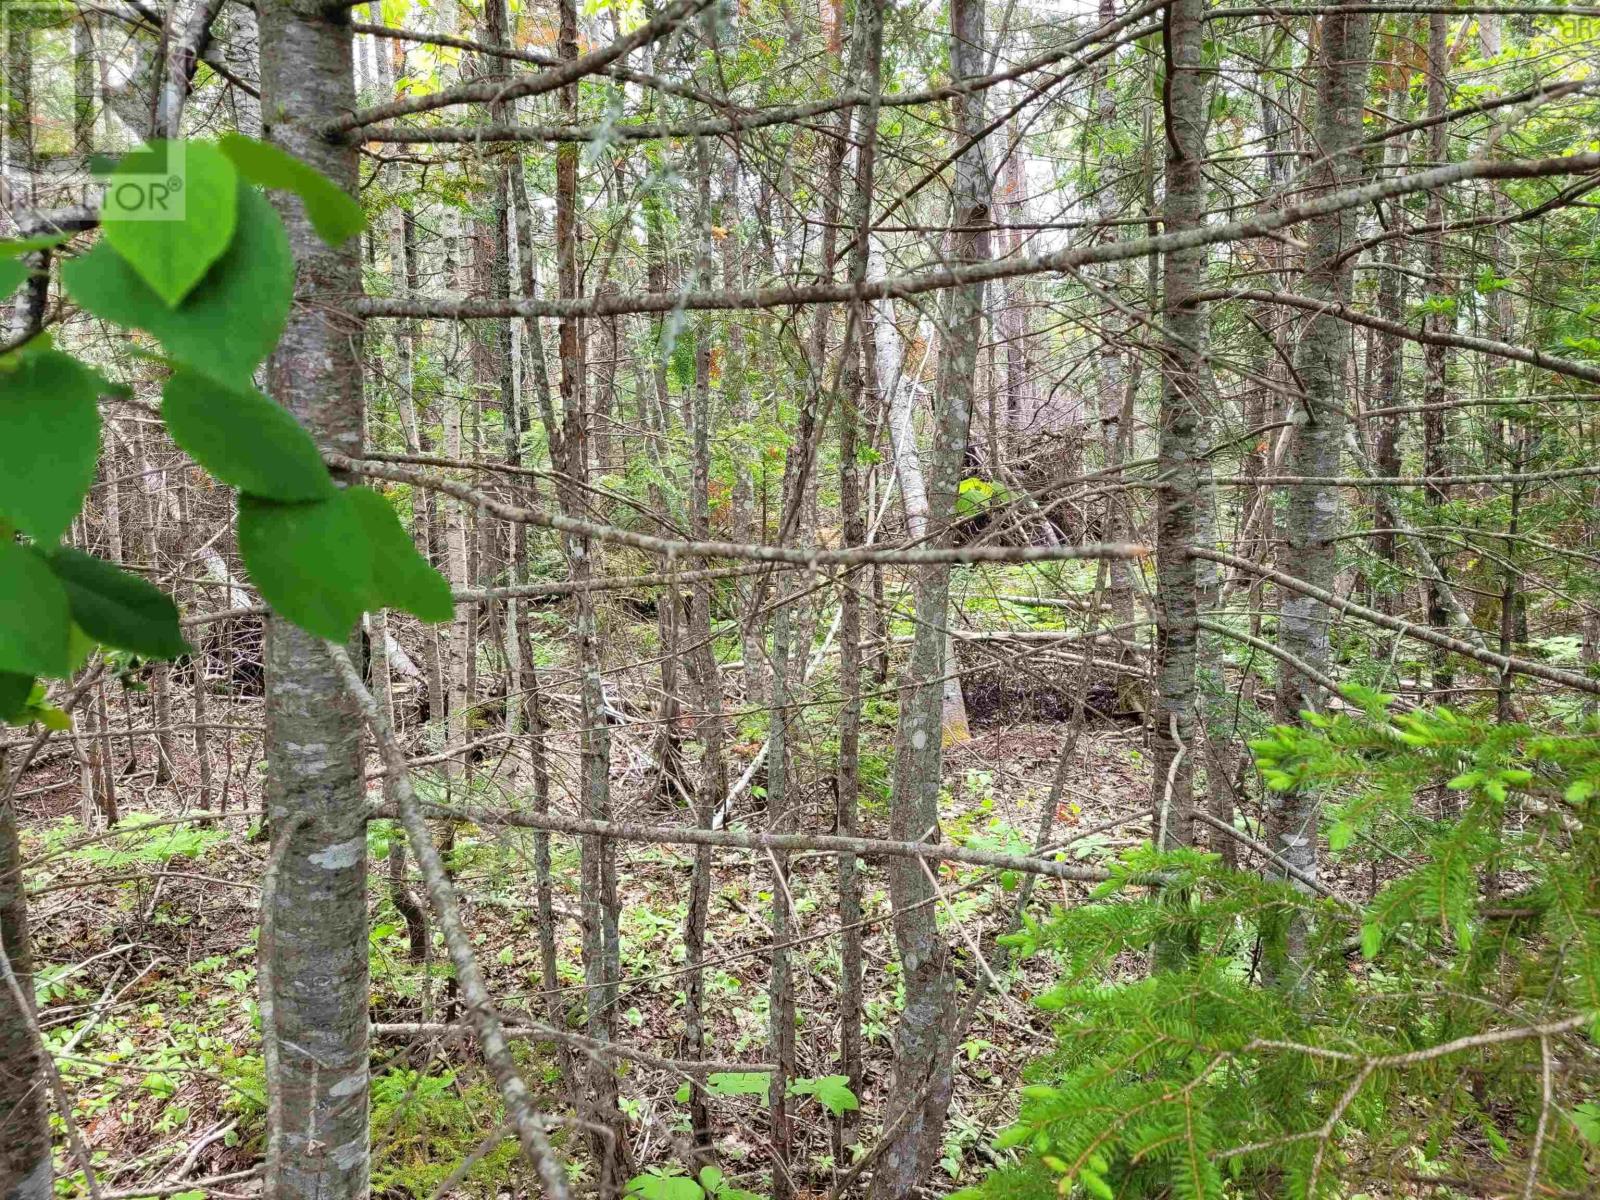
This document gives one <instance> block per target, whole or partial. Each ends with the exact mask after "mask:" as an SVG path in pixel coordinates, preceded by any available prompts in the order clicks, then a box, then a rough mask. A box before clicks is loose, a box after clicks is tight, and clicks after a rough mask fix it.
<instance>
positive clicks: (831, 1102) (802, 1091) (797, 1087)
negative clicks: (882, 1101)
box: [789, 1075, 861, 1117]
mask: <svg viewBox="0 0 1600 1200" xmlns="http://www.w3.org/2000/svg"><path fill="white" fill-rule="evenodd" d="M789 1095H791V1096H813V1097H815V1098H816V1100H817V1102H818V1103H819V1104H821V1105H822V1106H823V1107H824V1108H826V1109H827V1110H828V1111H829V1112H831V1113H832V1114H833V1115H834V1116H836V1117H839V1116H843V1115H844V1114H845V1113H847V1112H850V1111H851V1110H853V1109H857V1108H860V1107H861V1101H859V1100H857V1099H856V1094H855V1093H854V1092H852V1091H851V1090H850V1080H849V1078H848V1077H847V1076H844V1075H823V1076H822V1077H821V1078H818V1079H796V1080H793V1081H792V1082H791V1083H790V1084H789Z"/></svg>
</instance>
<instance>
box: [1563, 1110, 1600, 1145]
mask: <svg viewBox="0 0 1600 1200" xmlns="http://www.w3.org/2000/svg"><path fill="white" fill-rule="evenodd" d="M1567 1116H1568V1117H1569V1118H1570V1119H1571V1121H1572V1124H1573V1125H1574V1127H1576V1129H1577V1130H1578V1134H1579V1136H1580V1137H1582V1138H1583V1140H1584V1141H1586V1142H1588V1143H1589V1144H1590V1145H1591V1146H1600V1104H1596V1103H1595V1102H1594V1101H1593V1100H1586V1101H1584V1102H1583V1103H1582V1104H1575V1105H1573V1107H1572V1111H1571V1112H1569V1113H1568V1114H1567Z"/></svg>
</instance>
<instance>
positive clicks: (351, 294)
mask: <svg viewBox="0 0 1600 1200" xmlns="http://www.w3.org/2000/svg"><path fill="white" fill-rule="evenodd" d="M258 17H259V20H260V24H261V90H262V105H261V107H262V112H263V114H264V117H265V119H266V122H267V129H266V132H267V136H268V137H269V138H270V140H271V141H272V142H274V143H275V144H277V145H278V146H280V147H282V148H283V149H284V150H286V151H288V152H289V153H291V154H293V155H294V156H296V157H297V158H299V159H301V160H302V161H303V162H305V163H307V164H309V165H310V166H312V167H315V168H316V169H317V170H319V171H321V172H322V173H323V174H324V175H326V176H327V177H328V178H329V179H331V180H333V182H334V183H335V184H336V185H338V186H339V187H342V188H344V189H345V190H346V191H348V192H351V193H352V194H353V193H354V192H355V191H356V183H357V174H356V147H355V145H354V144H353V143H334V142H332V141H330V140H329V139H327V138H324V137H322V136H320V135H319V134H318V133H316V132H315V131H314V130H315V127H316V125H317V124H318V123H319V122H321V121H323V120H326V118H327V115H328V114H329V113H336V112H346V111H349V110H350V109H351V107H352V106H353V105H354V103H355V96H354V89H353V77H352V67H351V37H350V29H349V24H348V18H347V15H346V13H345V11H344V10H342V9H340V10H330V9H328V8H327V6H326V5H325V4H322V3H319V2H317V0H262V2H261V3H260V5H259V6H258ZM278 203H279V211H280V212H281V213H282V215H283V220H284V225H285V226H286V228H287V230H288V234H289V244H290V247H291V249H292V250H293V253H294V258H295V264H296V284H295V300H296V303H295V306H294V309H293V311H292V312H291V313H290V315H289V321H288V326H287V328H286V329H285V330H284V334H283V338H282V340H281V342H280V343H279V345H278V349H277V350H276V351H275V352H274V353H273V356H272V358H271V359H270V361H269V363H268V368H267V383H268V389H269V391H270V392H271V394H272V395H273V396H274V397H275V398H276V399H277V400H278V402H279V403H281V404H282V405H283V406H284V407H285V408H287V409H288V410H289V411H290V412H291V413H293V414H294V415H295V416H296V417H297V418H298V419H299V420H300V422H301V424H303V425H304V426H305V427H306V429H307V430H309V431H310V432H311V434H312V436H313V437H315V438H316V439H317V441H318V443H319V444H320V445H322V446H325V447H327V448H328V449H331V450H337V451H339V452H340V453H343V454H350V455H356V456H359V455H360V454H361V448H362V435H363V419H364V414H363V412H362V383H361V362H362V358H361V356H362V350H361V322H360V321H359V320H357V319H355V318H352V317H351V316H350V315H349V314H348V312H347V311H346V308H345V306H346V305H348V304H349V303H351V301H352V300H354V299H355V298H357V297H359V296H360V295H361V293H362V282H361V263H360V259H359V246H358V245H357V243H356V242H355V241H354V240H352V241H350V242H347V243H346V244H345V246H343V247H342V248H339V249H331V248H329V247H328V246H327V245H326V243H324V242H323V241H322V239H321V237H319V236H318V234H317V233H316V231H315V230H314V229H313V228H312V226H311V222H310V221H309V220H308V219H307V217H306V214H305V211H304V209H303V208H302V206H301V204H300V201H299V200H298V199H296V198H292V197H283V196H281V195H280V197H279V199H278ZM352 633H353V631H352ZM352 644H353V638H352ZM266 668H267V702H266V709H267V747H268V749H267V765H268V774H267V811H268V818H269V821H270V823H271V827H272V836H273V840H274V843H275V845H274V849H273V853H274V855H281V858H280V859H279V866H278V873H277V877H276V881H275V888H274V889H273V892H274V895H273V898H272V911H271V913H270V914H268V916H269V917H270V922H271V928H272V937H271V939H270V940H265V939H264V940H263V944H262V947H261V953H262V956H263V958H264V959H265V960H266V962H267V964H268V966H269V967H270V977H271V983H270V989H271V991H270V995H269V996H267V997H265V998H264V999H267V1000H270V1004H266V1003H264V1004H263V1006H262V1008H263V1016H264V1019H266V1018H267V1010H268V1009H269V1008H270V1010H271V1011H270V1019H271V1021H272V1022H273V1027H272V1028H271V1029H269V1030H268V1031H267V1036H269V1037H270V1038H271V1041H272V1042H273V1043H275V1045H276V1054H275V1055H273V1056H272V1058H275V1059H276V1062H273V1061H272V1059H269V1063H268V1066H269V1079H268V1086H269V1088H270V1090H271V1097H272V1099H271V1104H270V1106H269V1107H270V1110H271V1112H272V1113H273V1115H274V1116H275V1117H276V1118H277V1122H276V1125H277V1127H276V1128H274V1129H272V1130H270V1131H269V1145H268V1151H267V1154H268V1159H267V1194H268V1195H270V1196H273V1197H275V1198H299V1197H305V1198H306V1200H313V1198H314V1200H340V1198H341V1197H351V1198H353V1200H359V1198H360V1197H364V1196H365V1195H366V1192H367V1176H368V1131H367V1103H368V1100H367V1096H368V1086H367V1065H368V1053H367V996H368V981H367V895H366V884H367V840H366V815H367V814H366V799H365V794H364V789H363V786H362V779H361V770H362V755H361V715H360V712H359V711H358V710H357V708H356V707H355V703H354V701H353V700H352V699H351V697H350V695H349V693H348V692H347V691H346V689H345V687H344V685H343V681H342V680H341V678H340V676H339V673H338V669H337V668H336V667H335V665H334V663H333V661H332V659H331V658H330V657H329V655H328V653H327V650H326V649H325V648H324V647H323V646H322V644H321V643H320V642H319V641H318V640H317V639H316V638H314V637H312V636H311V635H310V634H307V633H304V632H302V631H301V630H299V629H296V628H295V627H294V626H292V625H289V624H287V623H286V622H282V621H278V620H276V619H271V618H269V619H268V621H267V633H266ZM285 840H287V843H288V844H287V845H283V844H282V843H283V842H284V841H285ZM265 919H266V918H265V917H264V920H265ZM274 1066H275V1067H276V1070H275V1071H273V1070H272V1069H271V1068H273V1067H274Z"/></svg>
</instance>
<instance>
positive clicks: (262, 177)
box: [220, 133, 367, 246]
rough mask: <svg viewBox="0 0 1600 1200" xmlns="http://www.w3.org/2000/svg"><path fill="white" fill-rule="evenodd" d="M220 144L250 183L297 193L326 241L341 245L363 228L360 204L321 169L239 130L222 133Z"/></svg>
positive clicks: (312, 221)
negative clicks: (238, 131)
mask: <svg viewBox="0 0 1600 1200" xmlns="http://www.w3.org/2000/svg"><path fill="white" fill-rule="evenodd" d="M220 144H221V146H222V152H223V153H224V154H226V155H227V156H228V158H229V159H230V160H231V161H232V163H233V165H234V166H235V167H236V168H238V171H239V174H240V175H242V176H244V178H246V179H248V180H249V181H250V182H251V183H257V184H260V185H261V186H262V187H265V188H277V189H281V190H282V191H286V192H293V193H294V194H295V195H297V196H299V197H300V202H301V203H302V204H304V205H305V207H306V216H307V217H308V218H310V220H311V225H312V228H314V229H315V230H316V231H317V236H318V237H320V238H321V239H322V240H323V241H325V242H327V243H328V245H330V246H338V245H341V244H342V243H344V242H345V241H347V240H348V239H350V238H351V237H353V236H354V235H356V234H358V233H360V232H361V231H362V230H363V229H364V228H366V224H367V219H366V217H364V216H363V215H362V213H361V205H360V204H358V203H357V202H356V201H355V199H354V198H352V197H351V196H349V195H348V194H347V193H346V192H345V191H344V189H343V188H340V187H339V186H338V185H337V184H335V183H334V182H333V181H332V180H330V179H329V178H328V177H327V176H325V175H323V174H322V172H320V171H318V170H316V169H315V168H314V167H309V166H307V165H306V164H305V163H303V162H301V161H300V160H299V159H298V158H295V157H294V156H293V155H292V154H288V153H286V152H284V151H282V150H280V149H278V147H276V146H272V145H269V144H267V143H266V142H258V141H256V140H255V138H249V137H245V136H244V135H243V134H241V133H226V134H223V135H222V139H221V142H220Z"/></svg>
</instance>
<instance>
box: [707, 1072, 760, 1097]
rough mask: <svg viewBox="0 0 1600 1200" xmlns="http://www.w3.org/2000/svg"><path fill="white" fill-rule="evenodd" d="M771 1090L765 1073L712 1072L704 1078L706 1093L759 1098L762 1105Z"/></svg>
mask: <svg viewBox="0 0 1600 1200" xmlns="http://www.w3.org/2000/svg"><path fill="white" fill-rule="evenodd" d="M771 1088H772V1076H771V1075H769V1074H768V1073H767V1072H766V1071H713V1072H712V1073H711V1074H709V1075H707V1076H706V1091H708V1092H710V1093H711V1094H712V1095H713V1096H760V1097H761V1100H762V1102H763V1103H765V1102H766V1100H767V1093H768V1092H769V1091H770V1090H771Z"/></svg>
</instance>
